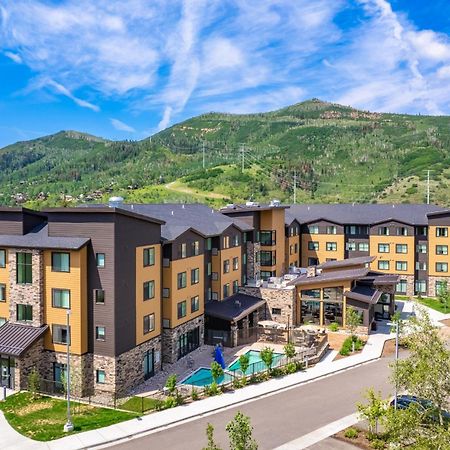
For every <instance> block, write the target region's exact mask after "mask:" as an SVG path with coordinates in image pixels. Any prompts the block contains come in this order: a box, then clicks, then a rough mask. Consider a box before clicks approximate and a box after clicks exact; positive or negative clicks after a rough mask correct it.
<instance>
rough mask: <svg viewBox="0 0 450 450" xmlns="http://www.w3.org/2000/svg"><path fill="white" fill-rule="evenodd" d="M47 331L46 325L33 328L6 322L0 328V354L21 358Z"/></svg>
mask: <svg viewBox="0 0 450 450" xmlns="http://www.w3.org/2000/svg"><path fill="white" fill-rule="evenodd" d="M47 329H48V325H44V326H42V327H33V326H31V325H22V324H19V323H11V322H6V323H5V324H3V325H2V326H0V353H4V354H6V355H10V356H15V357H18V356H21V355H22V353H24V352H25V351H26V350H27V349H28V348H29V347H30V346H31V345H32V344H33V343H34V342H35V341H36V340H37V339H39V337H41V336H42V334H44V332H45V331H46V330H47Z"/></svg>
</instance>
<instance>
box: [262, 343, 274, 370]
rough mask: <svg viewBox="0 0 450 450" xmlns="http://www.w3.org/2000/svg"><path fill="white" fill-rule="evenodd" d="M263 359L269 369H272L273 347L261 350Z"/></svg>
mask: <svg viewBox="0 0 450 450" xmlns="http://www.w3.org/2000/svg"><path fill="white" fill-rule="evenodd" d="M260 356H261V359H262V360H263V362H264V364H265V365H266V367H267V370H269V371H270V369H271V368H272V364H273V348H270V347H264V348H263V349H262V350H261V352H260Z"/></svg>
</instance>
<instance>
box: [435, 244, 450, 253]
mask: <svg viewBox="0 0 450 450" xmlns="http://www.w3.org/2000/svg"><path fill="white" fill-rule="evenodd" d="M436 255H448V245H436Z"/></svg>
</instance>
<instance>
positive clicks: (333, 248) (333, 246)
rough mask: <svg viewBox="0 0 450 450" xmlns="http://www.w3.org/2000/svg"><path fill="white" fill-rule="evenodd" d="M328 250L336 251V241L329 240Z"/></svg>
mask: <svg viewBox="0 0 450 450" xmlns="http://www.w3.org/2000/svg"><path fill="white" fill-rule="evenodd" d="M326 249H327V252H335V251H336V250H337V243H336V242H327V246H326Z"/></svg>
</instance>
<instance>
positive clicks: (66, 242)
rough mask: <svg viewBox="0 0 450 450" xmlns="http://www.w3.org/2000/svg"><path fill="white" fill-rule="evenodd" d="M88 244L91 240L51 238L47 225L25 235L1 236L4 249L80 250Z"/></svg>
mask: <svg viewBox="0 0 450 450" xmlns="http://www.w3.org/2000/svg"><path fill="white" fill-rule="evenodd" d="M88 242H89V238H80V237H63V236H49V235H48V225H47V224H41V225H39V226H37V227H36V228H34V229H33V230H31V231H30V232H29V233H27V234H24V235H7V234H0V246H2V247H19V248H57V249H64V250H78V249H80V248H81V247H83V246H84V245H85V244H87V243H88Z"/></svg>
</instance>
